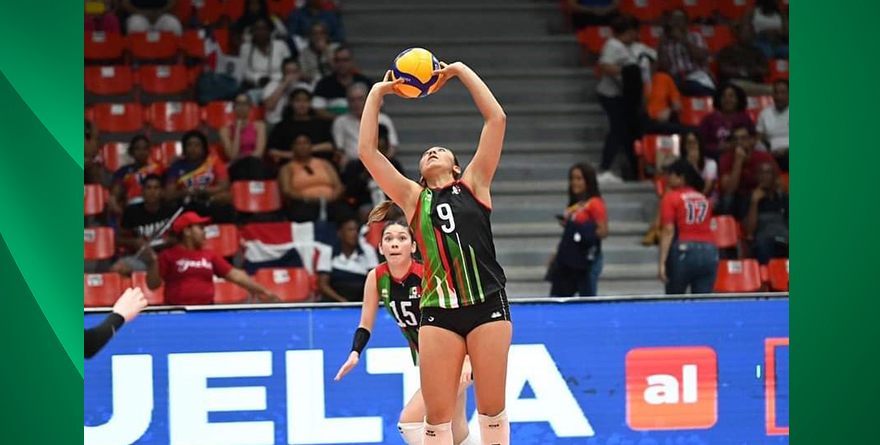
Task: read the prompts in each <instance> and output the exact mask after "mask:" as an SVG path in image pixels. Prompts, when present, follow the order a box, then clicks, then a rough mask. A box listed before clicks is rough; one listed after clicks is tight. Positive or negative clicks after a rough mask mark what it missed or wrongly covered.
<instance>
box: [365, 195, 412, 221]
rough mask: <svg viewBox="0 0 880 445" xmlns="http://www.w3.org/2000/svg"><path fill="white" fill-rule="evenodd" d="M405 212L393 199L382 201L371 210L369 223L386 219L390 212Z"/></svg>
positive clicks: (368, 218)
mask: <svg viewBox="0 0 880 445" xmlns="http://www.w3.org/2000/svg"><path fill="white" fill-rule="evenodd" d="M395 210H396V211H397V212H400V213H403V212H402V211H401V210H400V207H398V206H397V205H396V204H394V202H393V201H382V202H380V203H379V205H377V206H376V207H374V208H373V210H371V211H370V215H369V216H368V217H367V224H372V223H377V222H382V221H385V220H386V219H388V218H389V216H388V215H389V213H396V212H395Z"/></svg>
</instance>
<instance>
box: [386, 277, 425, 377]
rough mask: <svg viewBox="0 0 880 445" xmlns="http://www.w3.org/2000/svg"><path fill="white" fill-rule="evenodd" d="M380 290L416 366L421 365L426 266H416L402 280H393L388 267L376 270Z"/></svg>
mask: <svg viewBox="0 0 880 445" xmlns="http://www.w3.org/2000/svg"><path fill="white" fill-rule="evenodd" d="M376 287H377V289H378V291H379V298H380V299H382V302H383V303H385V309H387V310H388V312H389V313H390V314H391V316H392V317H394V320H395V321H396V322H397V325H398V326H400V331H401V333H402V334H403V337H404V338H406V341H407V342H408V343H409V348H410V352H411V353H412V358H413V363H415V364H417V363H418V353H419V320H421V319H422V312H421V310H419V300H420V299H421V297H422V264H421V263H417V262H416V261H413V262H412V265H410V268H409V271H407V273H406V275H404V276H403V278H401V279H400V280H397V279H395V278H394V277H393V276H391V269H389V268H388V263H382V264H380V265H378V266H377V267H376Z"/></svg>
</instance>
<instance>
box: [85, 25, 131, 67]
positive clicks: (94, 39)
mask: <svg viewBox="0 0 880 445" xmlns="http://www.w3.org/2000/svg"><path fill="white" fill-rule="evenodd" d="M83 53H84V54H85V59H86V60H87V61H90V62H104V63H107V62H110V61H121V60H122V56H123V54H124V53H125V39H123V37H122V34H119V33H116V32H105V31H91V32H89V31H86V35H85V48H84V51H83Z"/></svg>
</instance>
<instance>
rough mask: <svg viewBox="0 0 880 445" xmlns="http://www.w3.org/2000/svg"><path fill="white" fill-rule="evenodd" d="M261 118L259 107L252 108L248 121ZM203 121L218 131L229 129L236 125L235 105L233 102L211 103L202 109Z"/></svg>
mask: <svg viewBox="0 0 880 445" xmlns="http://www.w3.org/2000/svg"><path fill="white" fill-rule="evenodd" d="M261 117H262V116H261V109H260V108H259V107H251V114H250V116H249V117H248V119H250V120H251V121H252V122H253V121H255V120H257V119H260V118H261ZM202 121H204V122H205V123H206V124H208V126H209V127H211V128H213V129H216V130H219V129H221V128H224V127H229V126H230V125H232V124H234V123H235V112H234V111H233V103H232V102H231V101H215V102H209V103H208V104H207V105H205V106H204V107H202Z"/></svg>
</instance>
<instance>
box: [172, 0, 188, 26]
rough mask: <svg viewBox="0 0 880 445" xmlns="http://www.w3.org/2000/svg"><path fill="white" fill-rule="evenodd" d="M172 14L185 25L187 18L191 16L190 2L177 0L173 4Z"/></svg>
mask: <svg viewBox="0 0 880 445" xmlns="http://www.w3.org/2000/svg"><path fill="white" fill-rule="evenodd" d="M174 15H175V16H176V17H177V18H178V19H180V23H183V24H184V26H185V25H186V24H187V23H189V19H190V17H191V16H192V2H191V1H190V0H177V2H176V3H175V4H174Z"/></svg>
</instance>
